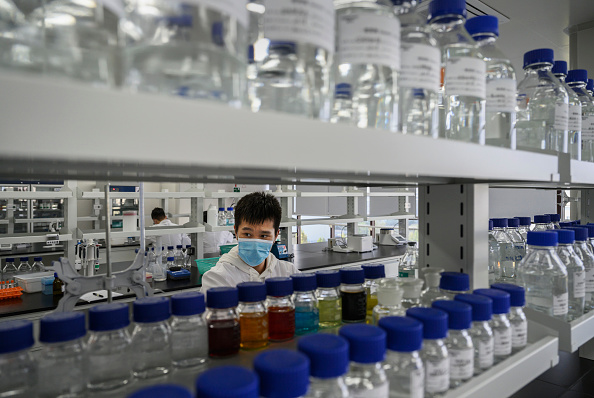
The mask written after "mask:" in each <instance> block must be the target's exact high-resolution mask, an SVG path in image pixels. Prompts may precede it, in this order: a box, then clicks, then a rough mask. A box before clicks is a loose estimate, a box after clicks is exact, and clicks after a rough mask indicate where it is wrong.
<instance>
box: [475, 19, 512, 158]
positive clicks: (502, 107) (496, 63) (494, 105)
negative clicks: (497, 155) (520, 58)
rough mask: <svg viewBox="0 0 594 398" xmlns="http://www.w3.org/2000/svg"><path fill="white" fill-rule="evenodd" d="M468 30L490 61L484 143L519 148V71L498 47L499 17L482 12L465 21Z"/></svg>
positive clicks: (488, 65)
mask: <svg viewBox="0 0 594 398" xmlns="http://www.w3.org/2000/svg"><path fill="white" fill-rule="evenodd" d="M466 30H467V31H468V33H470V35H471V36H472V38H473V39H474V40H476V44H477V45H478V47H479V50H480V52H481V54H482V55H483V56H484V57H485V62H486V63H487V109H486V115H487V122H486V127H485V143H486V144H487V145H493V146H498V147H503V148H511V149H516V130H515V124H516V98H517V94H516V72H515V70H514V67H513V65H512V63H511V62H510V60H509V58H508V57H506V56H505V55H504V54H503V53H502V52H501V50H500V49H499V47H498V46H497V43H496V42H497V38H498V37H499V20H498V19H497V17H495V16H492V15H481V16H478V17H474V18H471V19H469V20H468V21H466Z"/></svg>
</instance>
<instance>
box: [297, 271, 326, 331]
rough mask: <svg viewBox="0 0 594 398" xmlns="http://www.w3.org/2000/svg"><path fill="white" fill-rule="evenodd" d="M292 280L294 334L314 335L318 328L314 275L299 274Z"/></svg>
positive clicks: (318, 316) (318, 317) (318, 315)
mask: <svg viewBox="0 0 594 398" xmlns="http://www.w3.org/2000/svg"><path fill="white" fill-rule="evenodd" d="M291 279H293V290H294V293H293V303H294V304H295V334H297V335H302V334H307V333H315V332H317V331H318V329H319V327H320V311H319V308H318V299H317V297H316V294H315V292H316V288H317V281H316V275H315V274H312V273H301V274H294V275H291Z"/></svg>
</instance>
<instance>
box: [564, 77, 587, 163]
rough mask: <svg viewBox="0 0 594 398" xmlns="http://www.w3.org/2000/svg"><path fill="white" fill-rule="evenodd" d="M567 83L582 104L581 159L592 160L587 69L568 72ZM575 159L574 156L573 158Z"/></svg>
mask: <svg viewBox="0 0 594 398" xmlns="http://www.w3.org/2000/svg"><path fill="white" fill-rule="evenodd" d="M569 73H570V75H568V81H567V82H568V84H569V87H571V89H572V91H573V92H574V93H575V94H576V95H577V96H578V99H579V101H580V103H581V105H582V109H581V111H582V153H581V155H582V159H581V160H584V161H586V162H594V101H593V99H592V97H591V96H590V95H589V94H588V92H587V89H586V81H587V79H588V71H586V70H585V69H576V70H572V71H570V72H569ZM574 159H575V158H574Z"/></svg>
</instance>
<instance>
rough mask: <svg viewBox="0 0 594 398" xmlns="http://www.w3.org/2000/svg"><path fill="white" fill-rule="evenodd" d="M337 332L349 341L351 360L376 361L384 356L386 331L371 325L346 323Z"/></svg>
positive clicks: (361, 361)
mask: <svg viewBox="0 0 594 398" xmlns="http://www.w3.org/2000/svg"><path fill="white" fill-rule="evenodd" d="M338 334H339V335H340V336H342V337H344V338H345V339H346V340H347V341H348V342H349V357H350V359H351V361H352V362H357V363H376V362H381V361H383V360H384V357H385V356H386V338H387V336H386V332H384V330H383V329H381V328H378V327H377V326H372V325H364V324H357V325H346V326H343V327H342V328H341V329H340V330H339V332H338Z"/></svg>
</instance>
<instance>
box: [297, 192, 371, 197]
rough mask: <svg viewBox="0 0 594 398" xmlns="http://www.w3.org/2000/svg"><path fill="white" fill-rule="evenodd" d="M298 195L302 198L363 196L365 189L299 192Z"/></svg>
mask: <svg viewBox="0 0 594 398" xmlns="http://www.w3.org/2000/svg"><path fill="white" fill-rule="evenodd" d="M297 196H300V197H302V198H352V197H363V196H365V192H363V191H342V192H299V193H298V194H297Z"/></svg>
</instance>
